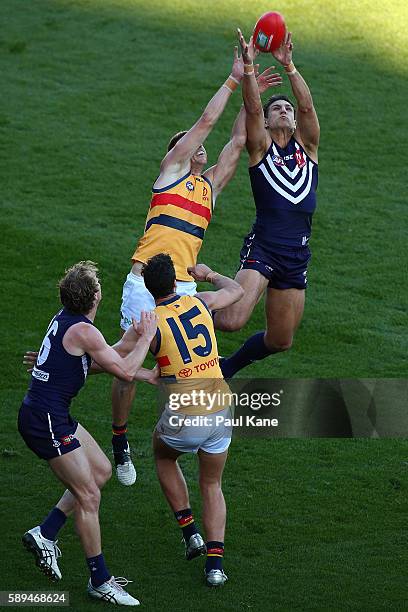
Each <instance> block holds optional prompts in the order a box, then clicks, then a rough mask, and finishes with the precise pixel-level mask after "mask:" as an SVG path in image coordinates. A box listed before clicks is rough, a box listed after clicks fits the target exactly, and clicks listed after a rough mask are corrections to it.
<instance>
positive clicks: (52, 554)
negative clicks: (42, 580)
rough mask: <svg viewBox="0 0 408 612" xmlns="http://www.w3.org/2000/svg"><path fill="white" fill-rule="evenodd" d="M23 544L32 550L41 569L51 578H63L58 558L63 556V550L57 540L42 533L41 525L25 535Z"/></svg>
mask: <svg viewBox="0 0 408 612" xmlns="http://www.w3.org/2000/svg"><path fill="white" fill-rule="evenodd" d="M22 541H23V544H24V546H25V547H26V549H27V550H28V551H30V552H31V553H32V554H33V555H34V557H35V559H36V564H37V566H38V567H39V568H40V570H41V571H42V572H43V573H44V574H45V575H46V576H49V578H51V580H61V578H62V575H61V572H60V569H59V567H58V563H57V559H58V558H59V557H60V556H61V551H60V549H59V548H58V546H57V541H58V540H56V541H55V542H54V541H52V540H47V539H46V538H44V537H43V536H42V535H41V529H40V527H39V526H37V527H33V528H32V529H30V530H29V531H26V533H25V534H24V535H23V538H22Z"/></svg>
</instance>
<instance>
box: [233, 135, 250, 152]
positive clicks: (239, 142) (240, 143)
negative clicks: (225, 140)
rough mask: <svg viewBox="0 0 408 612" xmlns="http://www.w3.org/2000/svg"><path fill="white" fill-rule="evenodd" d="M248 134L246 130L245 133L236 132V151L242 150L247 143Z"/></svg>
mask: <svg viewBox="0 0 408 612" xmlns="http://www.w3.org/2000/svg"><path fill="white" fill-rule="evenodd" d="M246 140H247V135H246V131H245V133H244V134H235V135H234V136H233V137H232V146H233V148H234V149H235V150H236V151H239V152H241V151H242V150H243V149H244V148H245V145H246Z"/></svg>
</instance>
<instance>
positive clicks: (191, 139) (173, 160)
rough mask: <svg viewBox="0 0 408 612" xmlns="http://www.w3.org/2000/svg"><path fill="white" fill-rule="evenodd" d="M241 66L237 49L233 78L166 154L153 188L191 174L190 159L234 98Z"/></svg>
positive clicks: (232, 71) (222, 87) (222, 86)
mask: <svg viewBox="0 0 408 612" xmlns="http://www.w3.org/2000/svg"><path fill="white" fill-rule="evenodd" d="M240 62H241V60H240V58H239V57H238V49H237V48H235V50H234V62H233V65H232V70H231V75H230V77H228V79H227V80H226V82H225V83H223V85H221V87H220V88H219V90H218V91H217V93H216V94H215V95H214V96H213V97H212V98H211V100H210V101H209V103H208V104H207V106H206V108H205V110H204V112H203V114H202V115H201V117H200V118H199V119H198V121H197V122H196V123H195V124H194V125H193V127H192V128H191V129H190V130H189V131H188V132H187V134H185V135H184V136H183V138H181V139H180V140H179V141H178V142H177V144H176V145H175V146H174V147H173V148H172V149H171V150H170V151H169V152H168V153H167V155H166V156H165V158H164V159H163V161H162V163H161V165H160V175H159V177H158V179H157V180H156V182H155V184H154V187H155V189H161V188H162V187H165V186H167V185H168V184H170V183H172V182H174V181H175V180H178V179H179V178H180V177H181V176H183V175H184V174H186V173H187V172H188V171H189V169H190V165H191V158H192V157H193V156H194V154H195V153H196V151H197V149H198V148H199V147H200V146H201V145H202V144H203V142H204V141H205V139H206V138H207V136H208V135H209V133H210V132H211V130H212V128H213V127H214V125H215V124H216V123H217V121H218V119H219V118H220V116H221V115H222V113H223V111H224V108H225V106H226V104H227V102H228V100H229V98H230V97H231V94H232V92H233V89H234V87H236V86H237V85H238V84H239V83H240V81H241V79H242V66H241V63H240Z"/></svg>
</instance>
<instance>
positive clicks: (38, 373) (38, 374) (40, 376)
mask: <svg viewBox="0 0 408 612" xmlns="http://www.w3.org/2000/svg"><path fill="white" fill-rule="evenodd" d="M32 375H33V377H34V378H36V379H37V380H41V381H42V382H47V381H48V379H49V377H50V374H49V372H44V371H43V370H39V369H38V368H36V367H35V366H34V369H33V371H32Z"/></svg>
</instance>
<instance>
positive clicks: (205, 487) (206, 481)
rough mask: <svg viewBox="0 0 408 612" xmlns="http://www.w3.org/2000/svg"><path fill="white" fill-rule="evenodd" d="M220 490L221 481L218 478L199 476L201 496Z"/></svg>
mask: <svg viewBox="0 0 408 612" xmlns="http://www.w3.org/2000/svg"><path fill="white" fill-rule="evenodd" d="M219 490H221V481H220V480H219V479H218V478H209V477H208V476H200V491H201V494H202V495H206V494H209V493H213V492H214V491H219Z"/></svg>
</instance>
